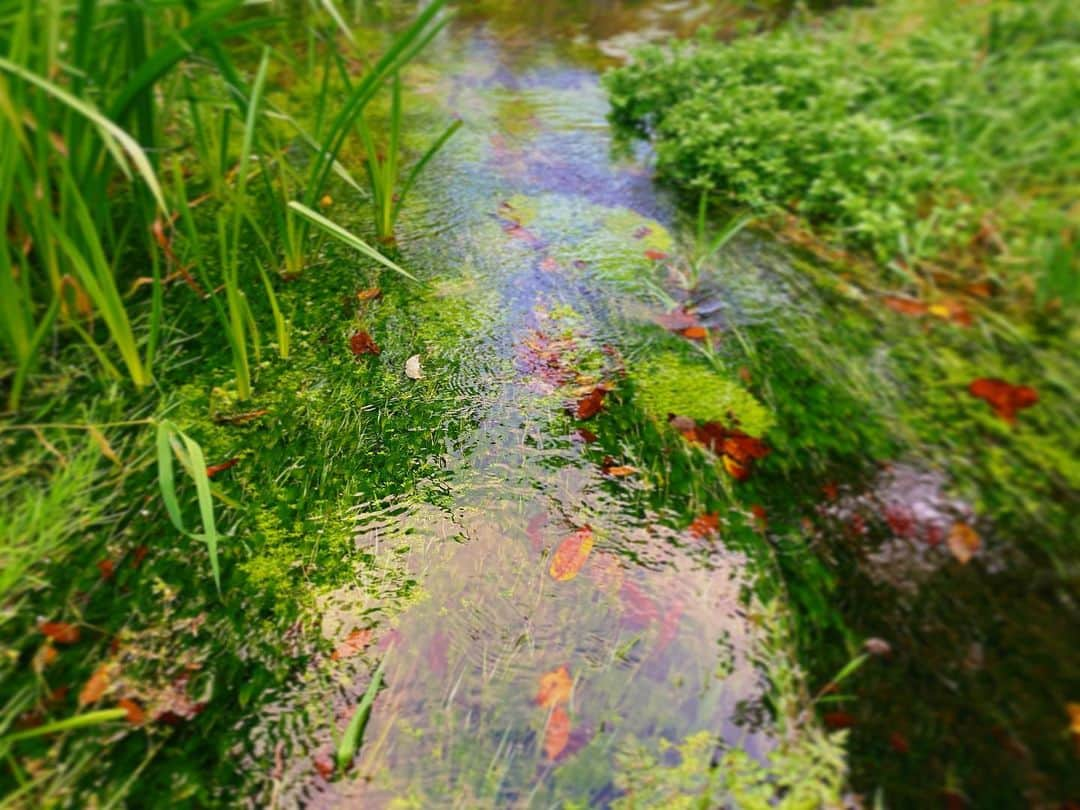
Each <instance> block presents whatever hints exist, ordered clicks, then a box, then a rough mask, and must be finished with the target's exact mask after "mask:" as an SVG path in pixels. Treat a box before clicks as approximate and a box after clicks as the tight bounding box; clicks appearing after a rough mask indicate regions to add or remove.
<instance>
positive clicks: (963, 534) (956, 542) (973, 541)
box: [947, 521, 982, 565]
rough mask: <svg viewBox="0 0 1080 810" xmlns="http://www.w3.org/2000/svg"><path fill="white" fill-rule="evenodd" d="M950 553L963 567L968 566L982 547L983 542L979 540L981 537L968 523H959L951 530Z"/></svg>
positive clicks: (949, 538)
mask: <svg viewBox="0 0 1080 810" xmlns="http://www.w3.org/2000/svg"><path fill="white" fill-rule="evenodd" d="M947 542H948V546H949V551H951V552H952V555H953V556H954V557H955V558H956V559H957V560H958V561H959V562H960V564H961V565H967V563H968V562H969V561H970V560H971V558H972V557H973V556H974V555H975V552H976V551H978V550H979V548H980V547H981V546H982V540H981V539H979V535H978V534H976V532H975V530H974V529H973V528H971V527H970V526H969V525H967V524H966V523H962V522H960V521H957V522H956V523H954V524H953V525H952V528H951V529H949V537H948V541H947Z"/></svg>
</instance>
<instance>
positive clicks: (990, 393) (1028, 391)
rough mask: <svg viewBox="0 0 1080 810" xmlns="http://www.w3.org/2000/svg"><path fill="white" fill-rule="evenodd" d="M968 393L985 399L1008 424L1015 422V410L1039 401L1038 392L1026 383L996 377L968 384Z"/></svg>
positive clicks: (984, 378)
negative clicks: (1015, 383)
mask: <svg viewBox="0 0 1080 810" xmlns="http://www.w3.org/2000/svg"><path fill="white" fill-rule="evenodd" d="M968 393H970V394H971V395H972V396H973V397H978V398H979V399H982V400H985V401H986V402H987V403H989V405H990V407H991V408H993V409H994V413H996V414H997V415H998V416H1000V417H1001V418H1002V419H1004V420H1005V421H1006V422H1008V423H1009V424H1010V425H1012V424H1015V422H1016V412H1017V411H1020V410H1023V409H1024V408H1030V407H1031V406H1032V405H1034V404H1035V403H1036V402H1038V401H1039V394H1038V392H1037V391H1036V390H1035V389H1034V388H1029V387H1028V386H1026V385H1012V384H1010V383H1007V382H1005V380H1000V379H997V378H996V377H989V378H988V377H982V378H980V379H978V380H975V381H974V382H972V383H971V384H970V385H969V386H968Z"/></svg>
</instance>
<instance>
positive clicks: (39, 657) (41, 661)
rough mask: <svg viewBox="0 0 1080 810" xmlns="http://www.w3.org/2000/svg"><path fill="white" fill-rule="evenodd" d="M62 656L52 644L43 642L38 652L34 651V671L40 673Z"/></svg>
mask: <svg viewBox="0 0 1080 810" xmlns="http://www.w3.org/2000/svg"><path fill="white" fill-rule="evenodd" d="M59 657H60V653H58V652H57V651H56V647H54V646H53V645H52V644H49V643H45V644H42V645H41V646H40V647H39V648H38V651H37V652H36V653H34V661H33V666H34V672H36V673H38V674H39V675H40V674H41V673H42V672H43V671H44V670H45V668H46V667H47V666H49V665H50V664H52V663H53V662H55V661H56V659H57V658H59Z"/></svg>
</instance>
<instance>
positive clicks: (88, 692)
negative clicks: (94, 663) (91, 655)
mask: <svg viewBox="0 0 1080 810" xmlns="http://www.w3.org/2000/svg"><path fill="white" fill-rule="evenodd" d="M111 680H112V672H111V667H110V666H109V665H108V664H102V665H101V666H99V667H98V668H97V669H95V670H94V674H93V675H91V676H90V678H89V679H88V680H87V681H86V683H85V684H83V688H82V689H81V690H80V691H79V705H80V706H86V705H88V704H90V703H97V702H98V700H100V699H101V696H102V695H104V694H105V690H106V689H108V688H109V683H110V682H111Z"/></svg>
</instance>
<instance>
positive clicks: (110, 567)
mask: <svg viewBox="0 0 1080 810" xmlns="http://www.w3.org/2000/svg"><path fill="white" fill-rule="evenodd" d="M97 567H98V571H100V572H101V578H102V579H106V580H107V579H112V578H113V574H115V573H116V564H115V563H114V562H113V561H112V560H102V561H101V562H99V563H98V564H97Z"/></svg>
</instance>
